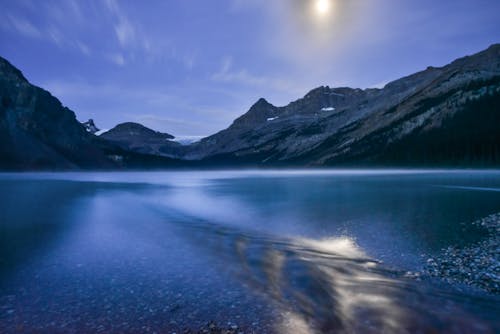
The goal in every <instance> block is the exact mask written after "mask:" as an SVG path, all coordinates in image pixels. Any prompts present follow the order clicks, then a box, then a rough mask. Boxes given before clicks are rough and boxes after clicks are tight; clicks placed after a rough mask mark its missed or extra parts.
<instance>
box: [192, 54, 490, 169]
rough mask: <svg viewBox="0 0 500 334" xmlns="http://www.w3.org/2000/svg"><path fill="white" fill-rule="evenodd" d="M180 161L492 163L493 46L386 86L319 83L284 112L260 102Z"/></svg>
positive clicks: (193, 147)
mask: <svg viewBox="0 0 500 334" xmlns="http://www.w3.org/2000/svg"><path fill="white" fill-rule="evenodd" d="M183 158H185V159H195V160H202V161H204V162H205V163H214V164H235V163H241V164H253V165H311V166H325V165H360V164H367V165H410V164H411V165H414V164H419V165H495V164H497V165H498V163H500V45H493V46H491V47H490V48H488V49H487V50H485V51H483V52H480V53H478V54H475V55H473V56H469V57H464V58H461V59H458V60H456V61H454V62H452V63H451V64H449V65H447V66H444V67H441V68H435V67H429V68H427V69H426V70H424V71H422V72H419V73H416V74H413V75H410V76H408V77H405V78H402V79H399V80H396V81H394V82H391V83H389V84H387V85H386V86H385V87H384V88H383V89H364V90H362V89H352V88H329V87H319V88H316V89H314V90H312V91H310V92H309V93H308V94H307V95H306V96H305V97H304V98H302V99H299V100H297V101H295V102H292V103H290V104H289V105H287V106H285V107H276V106H273V105H272V104H270V103H269V102H267V101H266V100H264V99H260V100H259V101H257V103H255V104H254V105H253V106H252V107H251V108H250V110H249V111H248V112H247V113H246V114H244V115H243V116H241V117H239V118H238V119H236V120H235V121H234V123H233V124H232V125H231V126H230V127H229V128H227V129H225V130H223V131H221V132H219V133H217V134H215V135H212V136H210V137H207V138H205V139H203V140H201V141H200V142H199V143H196V144H194V145H192V146H191V147H190V148H189V150H188V151H187V152H186V153H185V155H184V156H183Z"/></svg>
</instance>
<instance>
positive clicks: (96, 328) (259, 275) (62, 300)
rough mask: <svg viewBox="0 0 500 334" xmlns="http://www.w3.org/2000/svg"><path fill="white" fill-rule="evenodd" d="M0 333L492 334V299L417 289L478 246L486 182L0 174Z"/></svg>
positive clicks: (467, 177) (396, 175)
mask: <svg viewBox="0 0 500 334" xmlns="http://www.w3.org/2000/svg"><path fill="white" fill-rule="evenodd" d="M0 199H1V200H0V233H1V234H0V238H1V240H0V241H1V243H0V260H1V262H0V331H1V332H2V333H10V332H42V333H45V332H46V333H58V332H61V333H67V332H89V331H91V332H103V333H109V332H120V333H123V332H158V333H163V332H167V333H169V332H182V331H183V330H184V329H186V328H188V329H191V330H193V331H196V330H198V329H199V328H201V327H202V326H205V325H206V324H207V323H209V322H210V321H214V322H215V323H217V324H218V326H221V327H223V328H232V329H233V330H234V331H235V332H238V331H240V330H241V331H243V332H256V333H268V332H269V333H315V332H319V333H321V332H336V333H337V332H340V333H342V332H346V333H351V332H360V333H379V332H387V333H404V332H417V331H421V332H432V331H438V332H456V333H462V332H463V333H467V332H474V333H494V332H495V331H498V330H500V327H499V321H498V318H499V314H500V307H499V301H500V299H499V298H498V297H496V296H491V295H488V294H485V293H483V292H481V291H479V290H474V289H469V288H467V287H463V286H449V285H447V284H445V283H443V282H441V281H439V280H436V279H420V278H418V279H416V278H415V275H414V273H416V272H417V273H418V272H419V271H421V270H422V267H423V266H424V265H425V262H426V260H427V258H428V257H429V256H436V255H439V253H440V250H441V249H443V248H445V247H448V246H450V245H452V246H461V247H462V246H463V247H465V246H467V245H470V244H473V243H475V242H478V241H480V240H482V239H483V238H485V237H486V232H485V231H483V230H481V229H480V228H479V227H477V226H475V225H472V224H470V223H471V222H473V221H475V220H477V219H479V218H482V217H485V216H487V215H489V214H492V213H497V212H500V172H498V171H395V170H392V171H382V170H378V171H339V170H337V171H313V172H311V171H204V172H200V171H183V172H130V173H129V172H126V173H34V174H0Z"/></svg>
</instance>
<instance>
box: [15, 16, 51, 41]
mask: <svg viewBox="0 0 500 334" xmlns="http://www.w3.org/2000/svg"><path fill="white" fill-rule="evenodd" d="M7 19H8V22H9V24H10V26H11V27H12V28H13V29H14V30H15V31H17V32H18V33H20V34H21V35H23V36H26V37H30V38H42V37H43V33H42V32H41V31H40V30H39V29H38V28H37V27H35V25H33V24H32V23H31V22H29V21H28V20H26V19H24V18H23V17H20V16H14V15H12V14H8V15H7Z"/></svg>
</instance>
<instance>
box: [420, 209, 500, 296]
mask: <svg viewBox="0 0 500 334" xmlns="http://www.w3.org/2000/svg"><path fill="white" fill-rule="evenodd" d="M473 224H475V225H477V226H481V227H483V228H485V229H486V230H487V231H488V234H489V235H488V237H487V238H486V239H485V240H483V241H481V242H478V243H476V244H473V245H471V246H469V247H464V248H457V247H448V248H446V249H443V252H442V253H441V254H440V255H439V256H438V257H430V258H429V259H428V260H427V264H426V266H425V269H424V273H425V274H427V275H430V276H434V277H440V278H443V279H445V280H446V281H448V282H450V283H462V284H467V285H471V286H474V287H477V288H480V289H483V290H486V291H488V292H490V293H493V294H499V293H500V213H496V214H492V215H489V216H487V217H485V218H483V219H480V220H477V221H475V222H473Z"/></svg>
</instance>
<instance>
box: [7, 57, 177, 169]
mask: <svg viewBox="0 0 500 334" xmlns="http://www.w3.org/2000/svg"><path fill="white" fill-rule="evenodd" d="M176 164H178V162H177V161H175V160H172V159H168V158H165V157H160V156H154V155H147V154H141V153H140V152H131V151H128V150H125V149H123V148H122V147H120V146H119V145H116V144H114V143H113V142H109V141H105V140H103V139H100V138H98V137H96V136H94V135H93V134H92V133H91V132H88V131H87V130H86V127H85V126H84V125H82V124H81V123H80V122H78V121H77V120H76V117H75V114H74V112H73V111H71V110H70V109H68V108H66V107H64V106H63V105H62V104H61V102H60V101H59V100H58V99H57V98H55V97H54V96H52V95H51V94H50V93H49V92H47V91H46V90H43V89H42V88H39V87H36V86H33V85H31V84H30V83H29V82H28V81H27V80H26V78H25V77H24V76H23V74H22V73H21V71H19V70H18V69H16V68H15V67H14V66H12V65H11V64H10V63H9V62H8V61H7V60H5V59H3V58H1V57H0V169H2V170H34V169H35V170H36V169H80V168H84V169H102V168H113V169H116V168H135V167H141V168H142V167H166V166H167V167H168V166H171V165H176Z"/></svg>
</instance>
